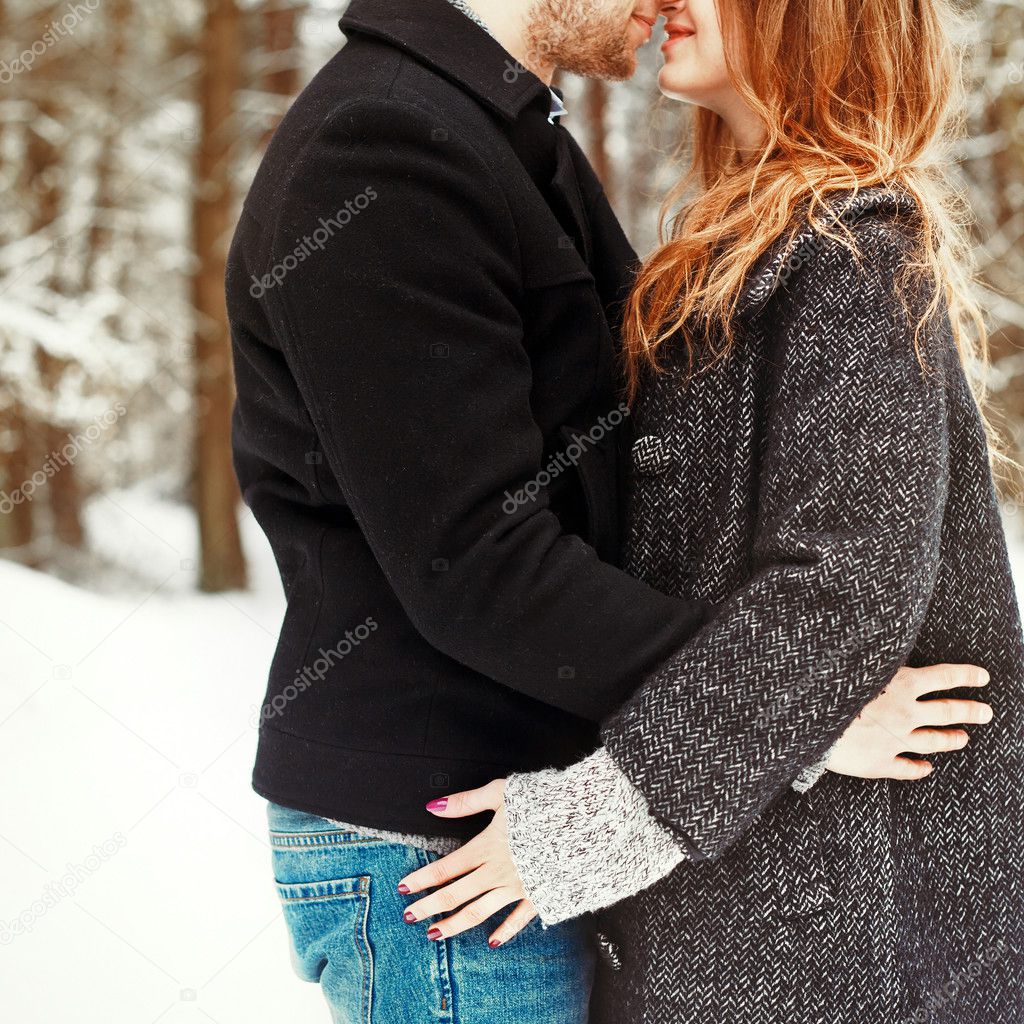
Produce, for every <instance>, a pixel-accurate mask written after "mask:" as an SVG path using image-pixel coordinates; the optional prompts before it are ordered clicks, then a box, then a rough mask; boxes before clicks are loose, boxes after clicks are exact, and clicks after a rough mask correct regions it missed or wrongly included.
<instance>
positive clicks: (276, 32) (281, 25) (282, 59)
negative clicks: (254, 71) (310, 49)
mask: <svg viewBox="0 0 1024 1024" xmlns="http://www.w3.org/2000/svg"><path fill="white" fill-rule="evenodd" d="M305 7H306V4H305V3H304V2H298V3H289V2H287V0H265V3H264V5H263V8H262V10H261V11H260V18H261V21H262V30H263V62H264V63H263V74H262V76H261V81H260V87H261V88H262V90H263V92H264V93H267V94H268V95H269V96H273V97H282V99H283V100H288V99H291V98H292V97H293V96H294V95H295V94H296V93H297V92H298V91H299V54H298V42H299V34H298V33H299V25H300V23H301V21H302V15H303V13H304V10H305ZM284 106H285V104H284V102H282V104H281V109H282V110H283V109H284ZM279 121H280V116H275V117H274V119H273V122H272V123H271V124H270V125H269V126H268V127H267V130H266V132H265V134H264V136H263V145H264V146H265V145H266V144H267V143H268V142H269V141H270V137H271V136H272V135H273V134H274V130H275V129H276V128H277V125H278V123H279Z"/></svg>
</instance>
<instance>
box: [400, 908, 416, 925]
mask: <svg viewBox="0 0 1024 1024" xmlns="http://www.w3.org/2000/svg"><path fill="white" fill-rule="evenodd" d="M402 917H403V919H404V920H405V923H406V924H415V923H416V915H415V914H414V913H413V912H412V911H411V910H407V911H406V912H405V913H404V914H403V915H402Z"/></svg>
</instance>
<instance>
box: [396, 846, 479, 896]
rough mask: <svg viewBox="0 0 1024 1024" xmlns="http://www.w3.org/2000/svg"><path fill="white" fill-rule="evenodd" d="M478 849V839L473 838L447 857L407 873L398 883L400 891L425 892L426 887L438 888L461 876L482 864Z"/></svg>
mask: <svg viewBox="0 0 1024 1024" xmlns="http://www.w3.org/2000/svg"><path fill="white" fill-rule="evenodd" d="M476 850H477V844H476V840H475V839H471V840H470V841H469V842H468V843H466V845H465V846H461V847H459V849H457V850H456V851H455V852H454V853H449V854H448V856H447V857H442V858H441V859H440V860H435V861H432V862H431V863H430V864H427V865H426V867H422V868H420V869H419V870H418V871H414V872H413V873H412V874H411V875H406V876H405V878H403V879H402V880H401V881H400V882H399V883H398V891H399V892H400V893H403V894H405V893H410V892H423V890H424V889H436V888H437V887H438V886H439V885H444V884H445V882H450V881H451V880H452V879H453V878H459V877H461V876H462V875H464V874H466V873H467V872H469V871H472V870H474V869H475V868H478V867H479V866H480V857H479V856H478V855H477V852H476Z"/></svg>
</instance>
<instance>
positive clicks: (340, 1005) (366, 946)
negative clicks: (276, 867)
mask: <svg viewBox="0 0 1024 1024" xmlns="http://www.w3.org/2000/svg"><path fill="white" fill-rule="evenodd" d="M277 895H278V897H279V898H280V900H281V905H282V907H283V908H284V918H285V923H286V924H287V926H288V933H289V936H290V937H291V943H292V959H293V962H294V965H295V970H296V972H297V973H298V975H299V977H301V978H302V979H303V980H304V981H311V982H318V983H319V984H320V986H321V987H322V988H323V990H324V994H325V995H326V997H327V1001H328V1003H329V1004H330V1006H331V1009H332V1011H333V1013H334V1019H335V1021H336V1022H338V1024H372V1017H371V1013H372V1005H373V950H372V948H371V946H370V938H369V935H368V934H367V928H368V921H369V917H370V877H369V875H359V876H356V877H354V878H335V879H330V880H327V881H322V882H296V883H292V884H283V883H280V882H278V884H277Z"/></svg>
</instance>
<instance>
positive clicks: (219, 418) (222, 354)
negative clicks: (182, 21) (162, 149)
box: [192, 0, 246, 591]
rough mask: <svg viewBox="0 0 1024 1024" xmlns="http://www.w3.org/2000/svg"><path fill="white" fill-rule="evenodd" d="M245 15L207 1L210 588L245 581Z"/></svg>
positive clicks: (203, 188) (203, 304)
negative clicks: (232, 309)
mask: <svg viewBox="0 0 1024 1024" xmlns="http://www.w3.org/2000/svg"><path fill="white" fill-rule="evenodd" d="M240 31H241V25H240V18H239V12H238V7H237V6H236V3H235V0H206V17H205V21H204V24H203V29H202V39H201V42H200V58H201V61H202V64H201V73H200V82H199V118H200V124H199V143H198V147H197V152H196V161H195V189H196V191H195V199H194V202H193V210H192V229H193V238H194V246H195V255H196V270H195V272H194V274H193V277H192V302H193V305H194V307H195V315H196V324H195V336H194V360H195V406H196V440H195V479H194V501H195V505H196V513H197V515H198V519H199V542H200V559H201V560H200V573H199V585H200V587H201V588H202V589H203V590H207V591H220V590H229V589H233V588H238V587H244V586H245V583H246V572H245V557H244V555H243V552H242V544H241V537H240V535H239V529H238V516H237V512H238V497H239V495H238V486H237V483H236V481H235V475H234V471H233V469H232V464H231V407H232V403H233V401H234V390H233V384H232V378H231V346H230V337H229V333H228V324H227V313H226V310H225V307H224V272H225V262H226V247H227V244H228V239H229V234H230V231H231V227H232V221H233V217H234V202H233V192H232V188H231V160H230V152H231V143H232V135H233V132H234V117H233V115H234V104H235V96H236V93H237V90H238V84H239V74H240V55H241V54H240V51H241V46H240Z"/></svg>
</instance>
